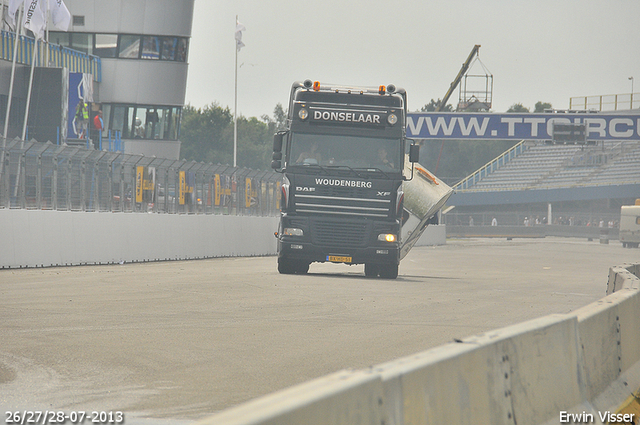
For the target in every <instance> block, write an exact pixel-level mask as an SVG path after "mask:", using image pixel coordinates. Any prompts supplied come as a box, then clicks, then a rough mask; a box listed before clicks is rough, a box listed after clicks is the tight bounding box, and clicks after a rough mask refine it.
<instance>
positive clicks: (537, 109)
mask: <svg viewBox="0 0 640 425" xmlns="http://www.w3.org/2000/svg"><path fill="white" fill-rule="evenodd" d="M551 108H553V106H551V104H550V103H547V102H545V103H543V102H538V103H536V106H535V109H534V111H533V112H544V111H545V110H546V109H551Z"/></svg>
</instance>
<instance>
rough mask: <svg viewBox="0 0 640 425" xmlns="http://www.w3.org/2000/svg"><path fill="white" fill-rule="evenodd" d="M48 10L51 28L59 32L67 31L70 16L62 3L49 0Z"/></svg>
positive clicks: (57, 0) (58, 0)
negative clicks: (51, 23)
mask: <svg viewBox="0 0 640 425" xmlns="http://www.w3.org/2000/svg"><path fill="white" fill-rule="evenodd" d="M49 10H50V11H51V22H53V26H54V27H56V28H57V29H59V30H61V31H68V30H69V24H70V23H71V14H70V13H69V9H67V6H66V5H65V4H64V1H62V0H49Z"/></svg>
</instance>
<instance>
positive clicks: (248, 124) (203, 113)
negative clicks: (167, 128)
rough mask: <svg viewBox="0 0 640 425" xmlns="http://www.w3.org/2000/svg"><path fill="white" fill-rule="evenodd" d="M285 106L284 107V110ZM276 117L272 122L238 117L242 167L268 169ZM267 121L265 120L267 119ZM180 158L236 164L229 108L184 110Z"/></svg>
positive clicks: (269, 119)
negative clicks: (234, 162) (234, 161)
mask: <svg viewBox="0 0 640 425" xmlns="http://www.w3.org/2000/svg"><path fill="white" fill-rule="evenodd" d="M281 109H282V106H280V110H281ZM276 111H278V106H276V109H275V110H274V114H275V115H276V117H275V118H274V119H271V118H269V117H266V118H267V121H268V122H263V121H260V120H259V119H257V118H246V117H244V116H240V117H238V158H237V159H238V166H239V167H247V168H253V169H268V168H269V167H270V162H271V148H272V142H273V133H274V129H275V128H277V126H278V125H280V123H279V122H278V119H279V117H278V115H277V114H276ZM263 119H264V117H263ZM180 126H181V128H180V139H181V141H182V146H181V148H180V157H181V158H182V159H186V160H188V161H204V162H212V163H221V164H232V163H233V114H232V113H231V110H230V109H229V107H226V108H223V107H221V106H219V105H218V104H216V103H212V104H210V105H207V106H205V107H204V108H202V109H196V108H194V107H192V106H191V105H187V106H185V107H184V108H183V110H182V121H181V123H180Z"/></svg>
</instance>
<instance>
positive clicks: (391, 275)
mask: <svg viewBox="0 0 640 425" xmlns="http://www.w3.org/2000/svg"><path fill="white" fill-rule="evenodd" d="M380 277H381V278H383V279H395V278H397V277H398V265H397V264H386V265H383V266H381V267H380Z"/></svg>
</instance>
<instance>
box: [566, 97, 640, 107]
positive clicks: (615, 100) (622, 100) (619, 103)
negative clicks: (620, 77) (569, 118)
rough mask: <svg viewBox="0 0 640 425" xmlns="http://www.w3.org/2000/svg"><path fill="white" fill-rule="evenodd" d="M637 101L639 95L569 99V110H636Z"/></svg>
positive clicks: (639, 98)
mask: <svg viewBox="0 0 640 425" xmlns="http://www.w3.org/2000/svg"><path fill="white" fill-rule="evenodd" d="M638 100H640V93H623V94H605V95H600V96H578V97H570V98H569V109H583V110H585V111H618V110H628V109H633V108H634V107H636V108H637V107H638V105H639V103H638Z"/></svg>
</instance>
